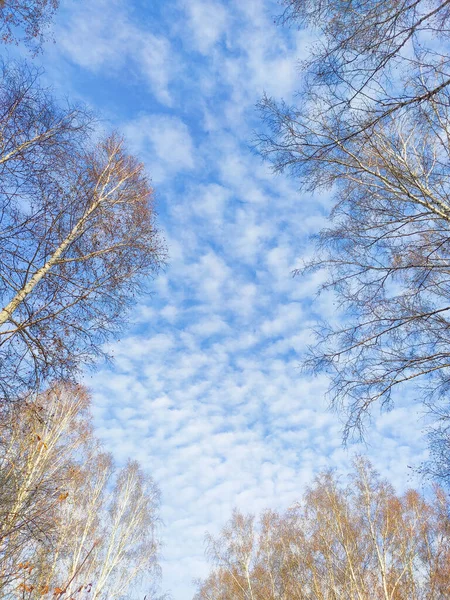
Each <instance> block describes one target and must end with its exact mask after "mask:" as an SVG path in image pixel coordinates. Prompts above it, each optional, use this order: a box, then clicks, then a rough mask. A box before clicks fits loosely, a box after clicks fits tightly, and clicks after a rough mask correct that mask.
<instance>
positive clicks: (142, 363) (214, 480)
mask: <svg viewBox="0 0 450 600" xmlns="http://www.w3.org/2000/svg"><path fill="white" fill-rule="evenodd" d="M279 11H280V7H279V5H278V4H277V3H276V2H275V1H272V0H246V1H245V2H242V1H239V0H227V1H225V0H164V1H163V0H154V1H152V2H148V0H131V1H128V2H127V1H126V0H91V1H90V2H89V3H88V2H84V3H83V2H78V1H77V0H62V7H61V10H60V12H59V13H58V17H57V22H56V25H55V31H54V37H55V41H56V43H55V44H48V45H47V47H46V48H45V50H44V53H43V54H42V55H41V56H40V57H38V59H37V60H38V61H40V62H41V63H42V64H43V65H44V66H45V69H46V78H47V81H48V82H49V83H51V84H52V86H53V87H54V88H55V91H56V93H57V95H58V96H60V97H61V98H62V97H65V96H67V97H69V98H71V99H72V100H80V101H84V102H87V103H88V105H89V106H91V107H92V108H93V109H94V110H96V111H98V112H99V113H100V114H101V116H102V118H103V125H104V127H105V129H109V128H117V129H118V130H119V131H122V132H123V133H124V134H125V136H126V138H127V141H128V145H129V147H130V148H131V149H132V150H133V151H134V152H136V153H137V154H138V155H139V156H140V157H141V159H142V160H143V161H144V162H145V164H146V167H147V169H148V172H149V174H150V175H151V177H152V179H153V182H154V186H155V189H156V198H157V210H158V214H159V222H160V224H161V226H162V228H163V230H164V234H165V236H166V239H167V244H168V249H169V255H170V258H169V263H168V266H167V268H166V269H165V271H164V273H162V274H161V275H160V276H159V277H158V278H157V279H156V280H155V281H153V282H151V284H150V288H151V289H152V291H153V292H154V294H153V296H151V297H148V298H144V299H143V300H142V301H141V302H140V303H139V305H138V306H137V307H136V308H135V309H134V310H133V312H132V314H131V317H130V324H129V327H128V329H127V331H126V333H125V335H124V336H123V337H122V339H121V340H120V341H119V342H117V343H114V344H112V345H111V352H112V354H113V355H114V357H115V361H114V364H113V365H112V366H102V367H101V368H100V369H99V370H98V371H97V372H95V373H93V374H92V373H87V374H86V382H87V383H88V384H89V385H90V387H91V389H92V391H93V394H94V407H93V412H94V415H95V420H96V425H97V431H98V434H99V436H100V437H101V439H102V440H103V442H104V444H105V446H106V448H107V449H108V450H110V451H112V452H113V454H114V455H115V457H116V459H117V461H118V462H119V463H120V462H124V461H125V460H126V458H127V457H128V456H131V457H132V458H136V459H138V460H140V461H141V463H142V464H143V465H144V467H145V468H146V469H147V470H148V471H149V473H151V474H152V476H153V477H154V478H155V480H156V481H157V482H158V484H159V486H160V488H161V491H162V518H163V521H164V524H165V527H164V528H163V530H162V536H163V540H164V550H163V553H164V560H163V575H164V578H163V588H164V589H165V590H170V591H171V592H172V594H173V597H174V599H175V600H181V599H182V598H183V599H186V598H188V597H190V596H191V595H192V592H193V587H192V580H193V579H194V578H197V577H202V576H204V575H205V574H206V573H207V563H206V561H205V558H204V546H203V539H204V533H205V531H206V530H209V531H211V532H215V531H217V530H218V529H219V528H220V526H221V525H222V524H223V523H224V521H226V520H227V519H228V518H229V516H230V514H231V510H232V508H233V507H234V506H239V507H240V508H242V509H244V510H245V511H254V512H257V511H259V510H262V509H263V508H265V507H278V508H280V509H283V508H286V507H287V506H289V505H291V504H292V503H293V502H294V501H295V500H296V499H297V498H298V497H299V496H300V495H301V494H302V491H303V489H304V486H305V485H306V484H307V483H309V482H310V481H311V478H312V477H313V476H314V474H315V473H316V472H317V471H318V469H321V468H328V467H335V468H338V469H340V470H342V471H343V472H345V471H346V470H347V469H348V467H349V464H350V461H351V457H352V455H353V454H354V453H355V452H365V451H366V452H368V453H369V454H370V455H371V457H372V459H373V461H374V463H375V466H376V467H377V468H378V469H379V470H380V471H381V472H382V473H383V474H385V475H388V476H389V477H391V478H392V479H393V480H394V482H395V483H396V484H397V485H398V486H399V487H405V486H407V485H408V484H409V483H410V476H409V473H410V472H411V471H410V470H408V469H407V465H414V464H419V463H420V461H421V460H423V459H424V457H425V456H426V453H425V445H424V442H423V438H422V436H421V429H422V428H423V426H424V424H423V422H422V421H420V414H418V411H419V409H415V408H413V409H411V407H410V406H409V404H408V397H407V396H405V397H399V402H398V404H397V405H396V408H395V409H394V410H393V411H392V412H390V413H388V414H383V415H377V414H374V419H373V422H372V423H371V424H370V427H369V429H368V438H367V441H368V444H369V445H368V446H367V447H365V446H362V445H361V444H354V445H351V446H350V448H348V449H344V448H342V445H341V423H340V421H339V419H338V418H337V416H336V415H334V414H332V413H330V412H327V410H326V407H327V399H326V398H325V390H326V388H327V381H326V378H325V377H324V376H321V377H318V378H312V377H309V376H306V375H305V374H304V373H303V372H302V371H301V370H300V369H299V362H300V358H301V356H302V354H303V353H304V351H305V348H306V346H307V345H308V343H310V342H311V340H312V338H311V326H312V325H313V323H314V322H315V320H316V319H317V317H318V316H320V317H323V318H325V319H334V318H337V316H336V315H337V314H338V311H337V309H336V306H335V304H334V300H333V297H332V296H331V295H329V294H323V295H321V296H320V297H316V296H315V292H316V289H317V285H318V283H319V282H320V281H321V278H322V277H323V274H321V273H316V274H313V275H309V276H307V277H304V278H293V277H292V270H293V269H295V268H297V267H299V266H301V263H302V261H303V260H304V259H307V258H308V256H309V255H311V253H312V252H314V249H313V245H312V243H311V240H310V237H309V236H310V234H312V233H314V232H315V231H317V230H318V229H319V228H320V227H321V226H323V225H324V223H325V216H326V214H327V210H328V208H329V205H330V194H329V193H324V194H322V195H320V196H311V195H310V194H300V193H299V192H298V184H297V183H296V182H295V181H291V180H289V179H288V178H286V177H284V176H276V177H275V176H273V175H272V174H271V173H270V170H269V168H268V167H267V165H264V164H263V163H262V162H261V160H260V158H259V157H258V156H257V155H256V154H255V153H254V152H253V151H252V149H251V147H250V146H251V141H252V138H253V135H254V131H255V130H258V129H260V127H261V124H260V122H259V120H258V116H257V113H256V111H255V105H256V103H257V101H258V100H259V99H260V97H261V96H262V94H263V92H264V91H266V92H267V93H268V94H269V95H273V96H275V97H284V98H285V99H286V100H287V101H288V102H289V101H290V100H292V99H293V96H294V92H295V89H296V88H297V87H298V85H299V80H298V73H297V69H296V60H297V59H299V58H302V57H303V56H304V55H305V48H306V47H307V44H308V43H309V41H310V38H309V37H308V35H307V34H305V33H304V32H298V31H296V30H295V29H291V30H286V29H282V28H280V27H277V26H276V25H275V24H274V18H275V16H276V15H277V14H278V13H279ZM13 52H14V51H13Z"/></svg>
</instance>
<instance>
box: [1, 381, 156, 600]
mask: <svg viewBox="0 0 450 600" xmlns="http://www.w3.org/2000/svg"><path fill="white" fill-rule="evenodd" d="M8 418H9V420H8V421H5V420H3V421H2V423H1V429H0V484H1V486H0V595H1V597H2V598H5V599H9V598H11V599H13V598H17V597H20V598H22V600H37V599H40V598H43V599H47V598H48V599H50V598H53V599H55V598H57V599H60V600H68V599H69V598H74V599H76V600H86V599H87V598H95V599H96V600H110V599H114V598H117V599H118V598H123V597H124V596H125V595H128V594H130V593H131V592H132V588H133V586H134V585H135V584H136V583H138V582H142V584H143V585H145V588H147V589H150V590H152V591H153V590H155V591H156V585H155V584H156V583H157V582H158V580H159V566H158V552H159V543H158V540H157V536H156V527H157V524H158V508H159V492H158V489H157V487H156V485H155V483H154V482H153V480H152V479H151V478H150V477H148V476H147V475H145V474H144V473H143V471H142V469H141V467H140V466H139V465H138V464H137V463H136V462H131V461H130V462H128V463H127V464H126V465H125V466H124V467H123V468H122V469H117V468H116V467H115V465H114V463H113V461H112V458H111V456H110V455H108V454H106V453H105V452H103V451H102V449H101V446H100V445H99V443H98V441H97V440H96V439H95V437H94V435H93V431H92V423H91V420H92V418H91V415H90V413H89V396H88V394H87V392H86V390H85V389H84V388H83V387H81V386H77V385H72V384H70V385H68V384H65V385H58V386H53V387H52V388H51V389H49V390H47V391H46V392H45V393H43V394H40V395H39V396H38V397H37V398H36V399H35V401H34V402H28V403H24V402H22V403H16V404H14V405H13V406H12V407H11V408H10V410H9V411H8ZM140 589H142V588H140Z"/></svg>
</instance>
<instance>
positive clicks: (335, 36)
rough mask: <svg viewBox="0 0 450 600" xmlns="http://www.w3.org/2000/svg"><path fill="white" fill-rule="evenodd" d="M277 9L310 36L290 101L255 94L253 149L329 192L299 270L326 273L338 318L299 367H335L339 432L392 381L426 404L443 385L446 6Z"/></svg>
mask: <svg viewBox="0 0 450 600" xmlns="http://www.w3.org/2000/svg"><path fill="white" fill-rule="evenodd" d="M284 5H285V12H284V14H283V17H282V21H283V22H284V23H288V24H291V25H298V26H300V27H310V28H314V29H315V31H316V32H317V40H316V42H315V43H313V44H312V46H311V48H310V54H309V57H308V58H307V59H306V60H305V61H304V62H303V63H302V64H301V73H302V75H303V78H302V81H301V84H300V85H301V87H300V89H299V96H298V102H297V103H296V105H295V106H288V105H286V104H285V103H283V102H277V101H275V100H274V99H271V98H268V97H265V98H264V99H263V100H262V102H261V105H260V108H261V111H262V114H263V117H264V118H265V120H266V123H267V125H268V127H267V132H266V133H264V134H263V135H261V136H260V137H259V140H258V143H259V148H260V151H261V152H262V154H263V155H264V156H265V157H266V158H267V159H268V160H270V161H272V164H273V167H274V169H275V170H276V171H283V170H287V171H288V172H290V173H291V174H292V175H293V176H295V177H297V178H298V179H299V182H300V185H301V187H302V189H303V191H304V192H305V193H308V192H314V191H320V190H323V189H328V190H331V192H332V194H333V198H334V207H333V209H332V212H331V222H330V226H329V227H328V228H327V229H325V230H323V231H322V232H320V234H319V235H318V236H317V238H316V243H317V247H316V249H317V253H316V254H315V258H314V259H313V260H312V261H310V262H309V263H308V264H307V265H306V266H305V268H306V272H310V271H312V270H320V271H323V272H324V273H326V274H327V276H328V277H327V278H326V280H325V283H324V284H323V285H322V287H321V290H322V291H323V290H326V289H332V290H333V291H334V293H335V294H336V295H337V299H338V303H339V304H340V306H342V307H343V309H344V316H343V320H342V321H341V325H340V326H336V325H335V324H332V325H327V324H324V325H323V327H322V326H321V327H320V328H319V330H318V338H317V344H316V345H315V346H314V347H312V348H311V353H310V360H309V362H308V365H309V366H310V367H312V368H313V370H325V371H327V372H328V373H329V374H330V375H331V388H330V393H331V398H332V403H333V405H334V406H337V407H339V408H340V409H341V410H342V411H343V412H344V414H345V415H346V428H345V435H348V434H349V433H351V432H353V431H355V428H356V430H358V431H361V429H362V428H363V426H364V424H365V423H366V419H365V417H366V416H367V414H368V412H369V410H370V408H371V406H372V405H373V403H375V402H379V403H381V404H382V405H383V406H385V407H389V406H390V405H391V400H392V392H393V391H394V390H396V389H398V388H401V384H403V383H405V382H409V381H413V382H414V383H415V385H413V387H411V386H410V389H411V391H414V390H416V391H417V390H418V389H419V385H420V386H422V387H421V388H420V390H421V391H420V393H419V394H418V395H419V397H420V398H421V399H422V400H423V399H424V398H426V401H431V399H430V394H431V395H432V396H433V398H434V399H433V402H434V401H435V400H436V398H437V397H440V398H445V397H446V395H447V390H448V386H449V383H450V370H449V366H450V351H449V347H450V345H449V342H450V336H449V331H450V327H449V326H450V321H449V310H450V303H449V298H450V295H449V293H450V287H449V284H450V279H449V275H450V270H449V264H450V245H449V243H450V236H449V223H450V186H449V184H450V162H449V158H450V157H449V140H450V113H449V107H450V87H449V84H450V71H449V69H448V66H449V53H448V49H449V47H448V43H449V35H448V33H449V29H448V28H449V17H450V13H449V10H450V3H449V2H448V1H444V2H441V1H439V2H438V1H433V0H415V1H413V2H406V1H405V2H403V1H402V2H392V1H390V0H378V1H376V2H353V1H350V2H340V1H338V0H324V1H323V2H322V1H321V2H313V1H311V2H309V1H303V0H286V1H285V2H284ZM299 270H300V271H301V270H302V269H299ZM445 402H447V401H445ZM447 405H448V404H447Z"/></svg>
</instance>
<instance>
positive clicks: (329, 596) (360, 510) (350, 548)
mask: <svg viewBox="0 0 450 600" xmlns="http://www.w3.org/2000/svg"><path fill="white" fill-rule="evenodd" d="M448 511H449V504H448V497H447V496H446V494H444V493H443V492H442V490H441V489H440V488H438V487H436V488H435V489H434V493H433V494H430V495H428V497H427V498H425V497H424V496H422V495H421V494H419V493H418V492H417V491H415V490H409V491H407V492H405V493H404V494H402V495H399V494H397V493H396V492H395V490H394V488H393V487H392V485H390V484H389V483H388V482H387V481H385V480H383V479H381V478H380V476H379V475H378V474H377V473H376V471H375V470H374V469H373V467H372V465H371V464H370V463H369V462H368V461H367V460H365V459H362V458H361V459H358V460H356V462H355V464H354V468H353V471H352V473H351V476H350V479H349V482H348V483H347V484H344V483H343V481H342V478H339V477H338V476H337V475H336V474H335V473H333V472H324V473H321V474H319V475H318V477H317V478H316V480H315V482H314V483H313V485H312V486H311V487H310V488H309V489H307V490H306V492H305V494H304V495H303V497H302V498H301V500H300V501H299V502H296V503H295V504H294V505H293V506H292V507H291V508H290V509H288V510H287V511H286V512H284V513H277V512H274V511H271V510H268V511H265V512H264V513H263V514H262V515H261V517H260V519H259V522H258V521H256V519H255V518H254V517H252V516H251V515H246V516H244V515H243V514H242V513H240V512H238V511H235V512H234V513H233V516H232V518H231V520H230V522H229V523H228V524H227V525H226V526H225V527H224V529H223V530H222V532H221V533H220V534H219V535H218V536H216V537H215V538H212V540H211V539H209V538H208V551H207V555H208V557H209V558H210V560H211V562H212V569H211V572H210V574H209V576H208V577H207V578H206V579H205V580H204V581H200V582H199V583H198V592H197V594H196V596H195V598H196V600H228V599H229V598H238V599H241V600H249V599H250V598H252V599H253V600H292V599H294V600H296V599H298V600H306V599H307V600H425V599H427V600H444V599H445V598H448V595H449V593H450V580H449V577H448V572H449V571H448V569H449V566H450V562H449V561H450V537H449V533H450V521H449V512H448ZM250 523H251V524H252V527H248V526H247V527H243V526H242V525H243V524H250ZM211 548H213V552H211ZM243 548H245V549H246V551H245V553H243V551H242V549H243ZM243 556H245V559H244V560H243Z"/></svg>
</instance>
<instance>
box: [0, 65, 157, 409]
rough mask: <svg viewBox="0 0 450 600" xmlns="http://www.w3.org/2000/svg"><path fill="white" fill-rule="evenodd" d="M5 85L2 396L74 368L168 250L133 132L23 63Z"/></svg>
mask: <svg viewBox="0 0 450 600" xmlns="http://www.w3.org/2000/svg"><path fill="white" fill-rule="evenodd" d="M2 75H3V78H2V82H1V83H0V109H1V111H2V112H1V114H0V134H1V138H0V299H1V306H2V309H1V310H0V370H1V376H0V394H1V395H2V397H3V398H7V399H8V398H12V397H14V396H15V395H17V394H18V393H20V392H21V391H22V390H24V389H28V390H29V389H34V388H35V387H36V386H37V387H39V385H40V384H42V383H43V382H44V381H46V380H49V379H51V378H65V377H70V376H71V375H73V374H74V373H75V372H76V370H77V368H78V366H79V365H80V364H81V363H85V362H88V361H90V360H91V359H92V358H93V357H94V356H95V355H98V354H101V353H102V344H103V343H104V342H105V341H106V340H107V339H109V337H110V335H111V334H116V333H117V332H118V331H120V329H121V328H122V327H123V324H124V322H125V321H126V317H127V314H128V311H129V308H130V307H131V305H132V304H133V301H134V299H135V296H136V294H139V293H142V292H144V291H145V290H146V289H147V284H148V278H149V277H151V276H153V275H154V274H155V273H156V272H157V271H158V269H159V267H160V265H161V262H162V260H163V257H164V249H163V245H162V243H161V239H160V237H159V234H158V232H157V230H156V226H155V213H154V209H153V191H152V187H151V185H150V183H149V180H148V178H147V176H146V174H145V171H144V168H143V165H142V164H141V163H139V162H138V161H137V160H136V159H135V158H134V157H132V156H131V155H129V154H128V153H127V152H126V150H125V148H124V144H123V141H122V139H121V138H120V137H119V136H117V135H112V136H109V137H108V138H106V139H103V140H101V141H99V142H94V141H92V140H91V136H90V127H91V124H92V119H91V117H90V115H89V114H88V113H86V111H84V110H83V109H80V108H70V107H69V108H67V109H64V110H63V109H60V108H59V107H58V106H57V105H55V103H54V102H53V101H52V99H51V97H50V95H49V94H48V92H46V90H44V89H43V88H42V87H41V86H40V85H39V81H38V74H37V73H36V72H35V71H34V70H32V69H29V68H27V67H24V66H23V65H12V66H11V65H9V66H4V68H3V73H2Z"/></svg>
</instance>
